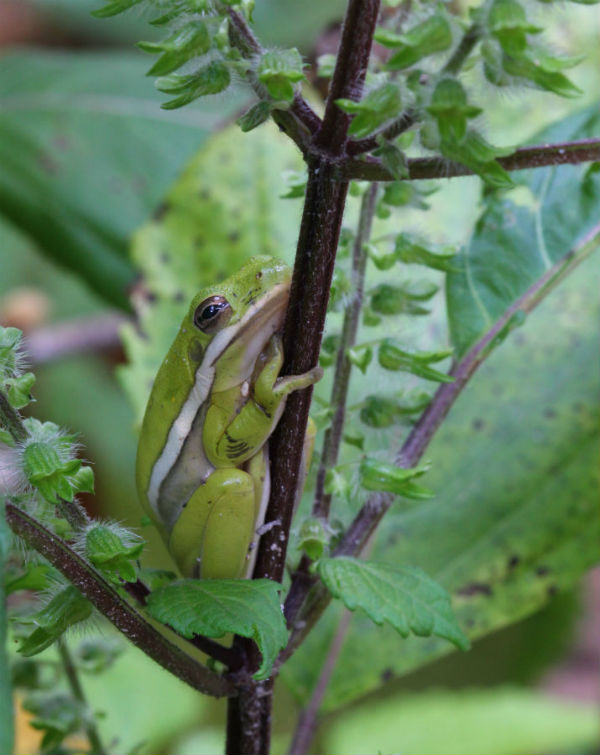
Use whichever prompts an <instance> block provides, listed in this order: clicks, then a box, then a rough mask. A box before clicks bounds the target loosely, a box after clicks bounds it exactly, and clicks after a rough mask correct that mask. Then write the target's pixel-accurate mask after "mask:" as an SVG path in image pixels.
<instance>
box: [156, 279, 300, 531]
mask: <svg viewBox="0 0 600 755" xmlns="http://www.w3.org/2000/svg"><path fill="white" fill-rule="evenodd" d="M288 292H289V283H287V282H286V283H281V284H279V285H278V286H274V287H273V288H272V289H271V291H269V292H268V293H267V294H265V296H263V297H261V298H260V299H258V300H257V301H256V302H254V303H253V304H251V305H250V306H249V307H248V311H247V312H246V314H245V315H244V316H243V317H242V319H241V320H240V321H239V322H238V323H236V324H235V325H231V326H229V327H227V328H225V329H224V330H222V331H221V332H220V333H218V334H217V335H216V336H215V337H214V339H213V340H212V341H211V343H210V344H209V346H208V348H207V349H206V352H205V354H204V358H203V359H202V363H201V364H200V366H199V367H198V369H197V370H196V379H195V381H194V384H193V386H192V387H191V389H190V392H189V393H188V396H187V398H186V400H185V401H184V403H183V406H182V407H181V411H180V412H179V414H178V415H177V417H176V418H175V419H174V421H173V424H172V425H171V427H170V429H169V434H168V435H167V440H166V442H165V445H164V447H163V449H162V451H161V453H160V456H159V457H158V459H157V460H156V462H155V463H154V466H153V468H152V474H151V476H150V482H149V485H148V491H147V496H148V501H149V503H150V505H151V506H152V509H153V510H154V511H155V513H156V515H157V516H158V517H159V518H160V519H164V512H163V514H162V515H161V512H160V511H159V500H160V492H161V485H162V483H163V481H164V480H165V479H166V477H167V475H168V474H169V472H170V471H171V469H172V468H173V466H174V465H175V464H176V463H177V460H178V459H179V456H180V454H181V450H182V448H183V445H184V443H185V441H186V438H187V437H188V435H189V434H190V431H191V429H192V424H193V422H194V419H195V417H196V415H197V413H198V411H199V410H200V408H201V407H202V406H203V404H204V403H205V402H206V400H207V398H208V396H209V393H210V390H211V388H212V385H213V382H214V379H215V371H216V367H215V365H216V363H217V361H218V360H219V358H220V357H221V356H222V355H223V354H224V352H225V351H226V350H227V348H228V347H229V346H230V345H231V344H232V343H233V341H234V340H236V338H238V337H244V335H245V333H246V331H251V330H252V327H251V326H252V325H256V324H259V325H260V328H258V329H257V332H256V334H254V336H253V337H251V338H250V339H249V342H248V343H247V344H246V347H247V348H246V350H245V359H244V362H243V364H242V365H241V366H240V369H239V374H237V375H235V382H233V383H232V385H231V386H227V387H232V386H233V385H236V384H238V383H242V382H244V381H246V380H247V379H248V378H249V377H250V376H251V374H252V370H253V369H254V364H255V362H256V360H257V358H258V355H259V354H260V352H261V351H262V349H263V348H264V346H265V345H266V343H267V342H268V340H269V339H270V338H271V336H272V335H273V334H274V333H276V332H277V331H278V330H280V328H281V326H282V324H283V315H284V311H285V304H286V302H287V296H288ZM261 315H263V316H264V318H265V321H264V322H263V317H261ZM254 321H257V322H254ZM224 387H225V386H223V388H224ZM220 389H222V388H220ZM204 471H205V477H206V476H208V474H210V472H211V471H212V467H210V470H204ZM198 478H199V482H200V480H201V479H202V470H198ZM184 503H185V501H181V505H182V506H183V504H184ZM174 514H175V516H174V519H176V518H177V516H178V514H177V513H176V512H174Z"/></svg>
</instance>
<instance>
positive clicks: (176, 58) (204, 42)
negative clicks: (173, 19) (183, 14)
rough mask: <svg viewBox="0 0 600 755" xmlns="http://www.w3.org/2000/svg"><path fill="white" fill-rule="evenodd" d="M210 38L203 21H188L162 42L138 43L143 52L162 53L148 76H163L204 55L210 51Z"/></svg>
mask: <svg viewBox="0 0 600 755" xmlns="http://www.w3.org/2000/svg"><path fill="white" fill-rule="evenodd" d="M210 45H211V38H210V33H209V31H208V28H207V26H206V24H205V23H204V21H188V23H187V24H186V25H185V26H183V27H181V29H179V30H178V31H177V32H175V34H173V35H172V36H171V37H169V38H168V39H166V40H164V41H163V42H138V47H140V48H141V49H142V50H144V51H145V52H149V53H152V54H156V53H162V54H161V57H160V58H159V59H158V60H157V61H156V63H155V64H154V65H153V66H152V68H151V69H150V70H149V71H148V76H164V75H165V74H167V73H172V72H173V71H175V70H177V68H180V67H181V66H182V65H183V64H184V63H187V61H188V60H190V59H191V58H194V57H197V56H200V55H204V54H205V53H207V52H208V51H209V50H210Z"/></svg>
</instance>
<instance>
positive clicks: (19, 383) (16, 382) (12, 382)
mask: <svg viewBox="0 0 600 755" xmlns="http://www.w3.org/2000/svg"><path fill="white" fill-rule="evenodd" d="M34 383H35V375H34V374H33V372H26V373H25V374H24V375H20V376H19V377H14V378H7V379H6V381H5V384H6V386H7V396H8V400H9V402H10V405H11V406H12V407H14V408H15V409H22V408H23V407H24V406H27V404H29V403H30V401H31V388H32V387H33V384H34Z"/></svg>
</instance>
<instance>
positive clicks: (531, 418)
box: [283, 111, 600, 752]
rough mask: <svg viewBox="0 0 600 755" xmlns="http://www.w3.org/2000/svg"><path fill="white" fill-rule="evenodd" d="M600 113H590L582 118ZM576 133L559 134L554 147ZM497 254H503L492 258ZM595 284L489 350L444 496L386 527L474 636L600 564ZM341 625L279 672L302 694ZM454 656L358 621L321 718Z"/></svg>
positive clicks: (451, 432) (590, 275) (443, 467)
mask: <svg viewBox="0 0 600 755" xmlns="http://www.w3.org/2000/svg"><path fill="white" fill-rule="evenodd" d="M584 115H586V116H587V118H586V119H585V120H584V118H583V116H584ZM590 115H591V114H590V112H589V111H588V112H587V113H585V114H580V118H581V120H584V122H586V121H587V119H588V118H589V117H590ZM593 118H594V119H595V118H597V115H596V114H595V113H594V115H593ZM569 136H570V135H569V134H565V133H561V131H560V130H558V131H557V132H554V133H548V134H547V135H545V139H546V140H547V141H549V142H557V141H561V140H562V139H569ZM573 138H584V137H582V136H579V137H576V136H573ZM541 172H542V173H544V171H541ZM536 175H537V173H536ZM545 178H546V181H547V178H548V177H547V176H546V177H545ZM542 180H543V179H542ZM568 196H569V195H568V194H563V195H562V199H563V205H564V206H562V207H561V208H560V211H559V212H557V214H558V218H557V221H556V223H553V224H552V227H553V228H555V229H556V232H557V233H562V232H563V231H565V232H566V231H567V230H568V227H567V228H563V225H564V224H565V223H566V222H567V218H568V213H569V212H575V215H577V202H576V201H572V202H567V201H565V197H568ZM596 206H597V204H596ZM568 222H571V221H570V220H569V221H568ZM573 222H575V220H574V221H573ZM523 243H528V242H527V240H526V239H524V241H523ZM499 248H500V247H497V246H494V252H493V254H494V262H496V261H498V249H499ZM499 280H501V278H500V279H499ZM599 287H600V267H599V266H598V264H597V261H596V260H592V259H588V260H586V261H585V262H584V263H582V265H581V267H580V268H578V269H576V270H575V271H574V272H573V273H572V274H571V275H570V276H569V277H568V278H567V279H566V280H565V281H564V282H563V283H562V284H561V288H560V290H559V291H556V292H555V293H553V294H552V295H551V296H549V297H548V298H547V299H546V300H545V301H544V302H542V304H541V305H540V306H539V307H538V308H537V309H536V310H535V311H534V312H532V313H531V314H530V315H529V316H528V318H527V322H526V324H525V326H524V327H523V328H521V329H520V330H519V331H518V333H516V334H515V335H514V336H511V337H510V338H508V339H507V340H506V342H505V343H504V344H503V346H502V349H501V350H498V351H497V352H495V353H493V354H492V355H491V356H490V358H489V359H488V361H487V362H486V363H485V364H483V365H482V366H481V367H480V368H479V370H478V372H477V373H476V374H475V376H474V377H473V378H472V379H471V382H470V383H469V386H468V389H467V390H466V391H465V392H464V394H463V395H461V396H460V397H459V399H458V401H457V402H456V404H455V405H454V406H453V407H452V410H451V412H450V414H449V415H448V417H447V419H446V420H445V422H444V425H443V426H442V428H441V429H440V431H439V432H438V433H437V434H436V436H435V438H434V440H433V442H432V444H431V446H430V447H429V448H428V450H427V458H428V459H430V460H431V462H432V469H431V470H430V472H429V473H428V477H427V483H428V485H429V486H430V487H431V488H432V489H433V490H435V491H436V497H435V498H433V499H431V500H430V501H427V502H424V503H422V504H420V505H419V506H417V507H413V508H412V509H403V508H401V507H393V508H392V510H390V512H389V513H388V514H387V515H386V517H385V519H384V521H383V522H382V527H381V530H380V532H379V535H378V538H377V540H376V543H375V546H374V553H373V556H372V557H373V558H374V559H375V560H378V561H384V562H386V563H393V564H398V563H400V564H414V565H416V566H419V567H420V568H422V569H424V570H425V571H426V572H427V573H428V574H430V575H431V576H432V577H433V578H434V579H436V580H438V581H439V582H440V583H441V584H442V585H443V586H444V587H445V588H446V589H447V590H448V591H449V592H450V593H451V594H452V595H453V605H454V610H455V612H456V616H457V618H458V620H459V622H460V625H461V626H462V627H464V628H466V629H467V630H468V634H469V637H470V638H471V640H475V639H476V638H479V637H484V636H486V635H489V634H490V633H492V632H495V631H497V630H499V629H500V628H502V627H506V626H507V625H509V624H512V623H514V622H517V621H519V620H521V619H523V618H525V617H526V616H530V615H531V614H533V613H534V612H535V611H537V610H538V609H539V608H541V607H542V606H544V605H546V604H547V603H548V601H550V600H551V599H552V596H553V595H554V594H555V593H556V592H557V591H559V592H562V591H566V590H569V589H570V588H571V587H573V586H574V585H577V584H579V581H580V579H581V576H582V575H583V574H584V573H585V571H586V570H587V569H589V568H591V566H592V565H594V564H597V563H598V562H599V561H600V546H599V543H600V518H599V517H598V493H597V491H598V484H599V482H600V478H599V469H598V463H597V459H598V454H599V453H600V436H599V433H598V427H600V409H599V405H598V392H599V390H600V379H599V375H598V370H597V369H590V354H595V353H596V351H597V341H598V321H599V318H600V303H599V300H598V296H597V291H598V289H599ZM338 620H339V611H338V610H336V609H335V607H334V606H332V607H331V608H330V609H329V611H328V612H327V613H326V615H325V616H324V617H323V619H322V623H321V625H320V626H319V627H318V628H317V629H316V630H315V631H314V632H313V634H312V635H309V637H308V638H307V641H306V642H305V644H304V645H303V646H302V647H301V648H300V649H299V651H298V652H297V653H296V655H295V656H294V657H293V658H292V659H291V660H290V662H289V663H288V664H286V666H285V667H284V669H283V674H284V677H285V679H286V682H287V683H288V684H289V685H290V687H291V688H292V690H293V691H294V694H295V695H296V696H297V697H299V698H301V699H303V700H305V699H307V698H308V697H310V693H311V691H312V689H313V688H314V684H315V682H316V680H317V679H318V677H319V674H320V672H321V669H322V664H323V662H324V659H325V657H326V654H327V648H328V647H329V646H330V642H331V638H332V637H333V635H334V634H335V628H336V626H337V621H338ZM538 631H544V630H543V629H540V630H538ZM447 652H448V648H447V645H446V643H444V642H442V641H438V640H433V639H432V640H430V641H428V642H423V641H421V640H414V641H413V640H412V639H410V638H409V639H408V640H406V641H405V642H404V643H403V648H402V652H398V645H397V637H396V634H395V632H394V631H392V630H391V629H386V628H385V627H381V628H379V629H375V628H373V629H371V628H370V626H369V624H368V622H366V621H364V620H363V621H361V620H360V617H359V616H356V617H355V618H354V619H353V620H352V624H351V627H350V630H349V632H348V634H347V635H346V639H345V642H344V647H343V649H342V652H341V655H340V659H339V662H338V664H337V667H336V671H335V672H334V674H333V676H332V678H331V680H330V683H329V687H328V691H327V695H326V698H325V700H324V710H327V711H331V710H332V709H333V708H336V707H340V706H342V705H347V704H348V703H349V702H351V701H353V700H356V699H358V698H359V697H363V696H364V695H365V694H367V693H368V692H373V691H375V690H378V689H380V688H381V685H382V679H396V678H398V677H400V676H402V675H405V674H407V673H409V672H411V671H414V670H415V669H418V668H420V667H421V666H423V665H424V664H427V663H430V662H431V661H432V660H434V659H435V658H438V657H440V656H442V655H445V654H447ZM515 662H516V661H515ZM519 664H522V660H519ZM417 751H418V750H417ZM457 751H459V752H462V750H457ZM517 751H518V750H517ZM474 752H479V750H477V749H475V750H474Z"/></svg>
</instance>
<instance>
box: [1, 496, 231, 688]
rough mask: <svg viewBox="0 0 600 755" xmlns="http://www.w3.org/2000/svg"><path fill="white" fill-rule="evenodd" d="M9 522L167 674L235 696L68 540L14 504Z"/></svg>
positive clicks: (8, 506)
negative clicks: (156, 627) (99, 572)
mask: <svg viewBox="0 0 600 755" xmlns="http://www.w3.org/2000/svg"><path fill="white" fill-rule="evenodd" d="M6 520H7V522H8V524H9V526H10V528H11V529H12V531H13V532H14V533H15V534H16V535H18V536H19V537H22V538H23V540H25V542H26V543H27V544H28V545H29V546H31V547H32V548H34V549H35V550H37V551H38V553H41V554H42V556H44V558H46V559H47V560H48V561H49V562H50V563H51V564H52V565H53V566H54V567H56V568H57V569H58V570H59V571H60V572H61V573H62V574H64V576H65V577H66V578H67V579H68V580H69V581H70V582H71V583H72V584H74V585H75V587H77V588H78V589H79V590H80V591H81V593H82V595H84V596H85V597H86V598H87V599H88V600H89V601H90V603H92V604H93V605H94V606H95V607H96V608H97V609H98V610H99V611H100V613H102V614H103V615H104V616H106V618H107V619H108V620H109V621H110V622H112V623H113V624H114V625H115V626H116V628H117V629H118V630H119V631H120V632H122V633H123V634H124V635H125V636H126V637H127V638H128V639H130V640H131V642H132V643H133V644H134V645H135V646H136V647H139V648H140V650H143V651H144V652H145V653H146V655H149V656H150V658H152V659H153V660H155V661H156V662H157V663H158V664H160V665H161V666H162V667H163V668H165V669H167V671H170V672H171V673H172V674H174V675H175V676H177V677H178V678H179V679H181V680H182V681H184V682H186V684H189V685H190V686H191V687H193V688H194V689H197V690H198V691H200V692H204V693H205V694H207V695H212V696H213V697H223V696H231V695H235V694H236V691H235V688H234V687H233V685H232V684H231V683H230V682H229V681H228V680H227V679H224V678H223V677H220V676H218V675H217V674H215V673H213V672H212V671H210V670H209V669H207V668H206V667H205V666H203V665H202V664H201V663H198V661H196V660H195V659H194V658H192V657H191V656H189V655H187V653H185V652H183V650H181V649H180V648H179V647H177V646H176V645H174V644H173V643H172V642H170V641H169V640H168V639H167V638H166V637H165V636H164V635H163V634H161V633H160V632H159V631H158V630H156V629H155V628H154V627H153V626H152V625H151V624H150V623H149V622H148V621H146V619H145V618H144V617H143V616H142V615H141V614H140V613H138V612H137V611H136V610H135V609H134V608H133V607H132V606H131V605H130V604H129V603H128V602H127V601H126V600H125V599H124V598H123V597H122V596H121V595H119V593H118V592H117V590H115V588H114V587H113V586H112V585H111V584H109V583H108V582H107V581H106V580H105V579H103V578H102V577H101V576H100V575H99V574H98V573H97V572H96V571H95V570H94V569H93V567H92V566H91V565H90V564H88V563H87V562H86V561H85V560H84V559H83V558H82V557H81V556H79V555H78V554H77V553H75V552H74V551H73V550H71V549H70V548H69V546H68V545H67V543H65V541H64V540H62V539H61V538H59V537H57V536H56V535H55V534H54V533H53V532H50V531H49V530H47V529H46V528H45V527H44V526H43V525H42V524H40V523H39V522H38V521H36V520H35V519H33V518H32V517H30V516H29V515H28V514H26V513H25V512H24V511H22V510H21V509H19V508H18V507H17V506H15V505H14V504H12V503H7V504H6Z"/></svg>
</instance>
